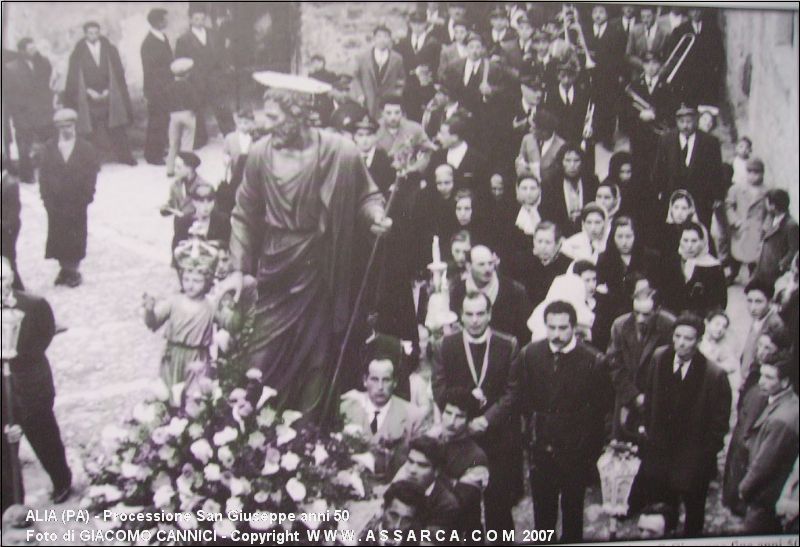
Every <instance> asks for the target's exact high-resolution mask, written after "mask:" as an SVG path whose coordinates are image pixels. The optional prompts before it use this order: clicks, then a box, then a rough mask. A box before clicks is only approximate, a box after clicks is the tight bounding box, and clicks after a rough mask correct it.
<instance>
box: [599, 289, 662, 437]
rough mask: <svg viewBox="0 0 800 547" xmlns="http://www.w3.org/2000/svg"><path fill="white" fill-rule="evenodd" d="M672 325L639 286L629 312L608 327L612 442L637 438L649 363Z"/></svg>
mask: <svg viewBox="0 0 800 547" xmlns="http://www.w3.org/2000/svg"><path fill="white" fill-rule="evenodd" d="M674 323H675V316H674V315H672V314H671V313H669V312H667V311H665V310H662V309H660V308H659V306H658V305H657V303H656V294H655V290H653V289H652V288H650V287H643V288H641V289H639V290H638V291H636V292H635V293H634V295H633V311H632V312H630V313H626V314H625V315H622V316H620V317H618V318H617V319H616V320H615V321H614V323H613V325H612V326H611V342H610V343H609V346H608V351H607V355H608V365H609V369H610V373H611V381H612V383H613V385H614V391H615V393H616V396H615V398H614V417H613V418H614V422H613V429H612V434H613V436H614V438H615V439H620V440H623V441H636V440H638V439H639V436H638V426H639V425H640V424H641V411H642V409H643V408H644V392H645V390H646V389H647V386H648V379H649V367H650V361H651V359H652V357H653V352H654V351H655V350H656V348H659V347H661V346H664V345H666V344H668V343H669V342H670V341H671V340H672V330H673V325H674ZM641 425H643V424H641Z"/></svg>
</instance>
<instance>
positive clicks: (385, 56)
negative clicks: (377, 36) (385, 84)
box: [372, 48, 389, 66]
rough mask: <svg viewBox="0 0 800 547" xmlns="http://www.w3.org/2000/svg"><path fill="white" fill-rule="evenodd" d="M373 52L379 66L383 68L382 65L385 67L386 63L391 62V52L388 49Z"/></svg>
mask: <svg viewBox="0 0 800 547" xmlns="http://www.w3.org/2000/svg"><path fill="white" fill-rule="evenodd" d="M372 51H373V54H372V56H373V57H374V58H375V62H376V63H378V64H379V65H381V66H382V65H384V64H385V63H386V61H388V60H389V50H388V49H385V50H383V51H381V50H379V49H377V48H375V49H373V50H372Z"/></svg>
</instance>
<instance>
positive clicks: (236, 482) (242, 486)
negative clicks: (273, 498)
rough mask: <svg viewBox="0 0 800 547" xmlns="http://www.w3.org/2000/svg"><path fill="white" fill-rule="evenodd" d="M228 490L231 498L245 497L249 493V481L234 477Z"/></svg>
mask: <svg viewBox="0 0 800 547" xmlns="http://www.w3.org/2000/svg"><path fill="white" fill-rule="evenodd" d="M229 488H230V489H231V495H232V496H246V495H247V494H249V493H250V481H248V480H247V479H239V478H236V477H234V478H232V479H231V483H230V485H229Z"/></svg>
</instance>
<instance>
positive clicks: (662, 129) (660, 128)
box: [625, 84, 669, 136]
mask: <svg viewBox="0 0 800 547" xmlns="http://www.w3.org/2000/svg"><path fill="white" fill-rule="evenodd" d="M625 94H626V95H627V96H628V97H630V98H631V100H632V101H633V107H634V108H635V109H636V110H637V111H639V112H644V111H645V110H651V111H652V112H653V114H655V108H653V105H651V104H650V103H648V102H647V101H646V100H645V98H644V97H642V96H641V95H639V94H638V93H636V92H635V91H634V90H633V88H632V87H631V84H628V85H627V86H626V87H625ZM667 131H669V127H668V126H667V125H666V124H665V123H664V122H658V123H655V124H654V125H653V132H654V133H655V134H656V135H659V136H661V135H663V134H664V133H666V132H667Z"/></svg>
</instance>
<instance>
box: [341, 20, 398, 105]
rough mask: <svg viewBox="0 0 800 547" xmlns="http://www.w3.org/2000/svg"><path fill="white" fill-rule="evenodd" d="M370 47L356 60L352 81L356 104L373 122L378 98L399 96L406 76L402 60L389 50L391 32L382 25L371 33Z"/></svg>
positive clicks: (379, 100) (379, 99)
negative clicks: (357, 100) (367, 113)
mask: <svg viewBox="0 0 800 547" xmlns="http://www.w3.org/2000/svg"><path fill="white" fill-rule="evenodd" d="M372 44H373V45H372V47H371V48H369V49H368V50H367V51H365V52H364V53H362V54H361V55H359V56H358V57H357V58H356V66H355V71H354V72H353V79H354V80H355V84H356V96H357V97H358V98H359V102H361V104H363V105H364V106H365V107H366V109H367V110H368V111H369V114H370V116H372V117H373V118H375V119H377V118H378V116H380V111H381V99H383V98H384V97H387V96H391V95H398V96H399V95H402V93H403V88H404V87H405V82H406V78H407V74H406V71H405V68H404V67H403V58H402V57H401V56H400V54H399V53H397V52H396V51H394V50H392V49H391V46H392V32H391V31H390V30H389V28H388V27H386V26H384V25H378V26H377V27H375V29H374V30H373V31H372Z"/></svg>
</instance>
